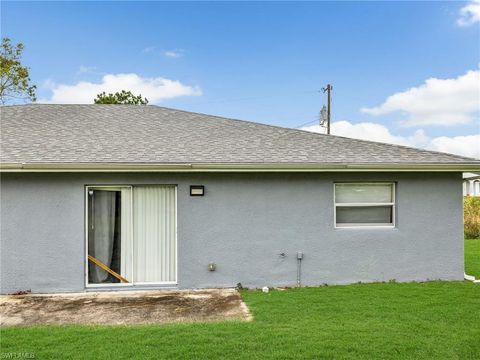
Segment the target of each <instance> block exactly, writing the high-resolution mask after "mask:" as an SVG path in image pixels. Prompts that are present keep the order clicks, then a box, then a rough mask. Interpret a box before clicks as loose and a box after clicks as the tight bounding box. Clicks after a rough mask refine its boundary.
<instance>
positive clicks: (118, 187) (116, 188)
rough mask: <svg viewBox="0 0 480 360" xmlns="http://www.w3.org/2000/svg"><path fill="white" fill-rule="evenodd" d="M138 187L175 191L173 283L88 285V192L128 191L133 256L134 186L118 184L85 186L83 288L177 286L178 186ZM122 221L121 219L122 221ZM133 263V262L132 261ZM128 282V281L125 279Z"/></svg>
mask: <svg viewBox="0 0 480 360" xmlns="http://www.w3.org/2000/svg"><path fill="white" fill-rule="evenodd" d="M138 186H139V187H141V186H172V187H173V188H174V189H175V205H174V206H175V209H174V211H175V281H164V282H133V281H132V282H129V283H122V282H120V283H110V284H108V283H104V284H89V283H88V227H89V223H88V209H89V198H88V192H89V190H112V191H119V190H121V189H122V188H129V189H130V201H131V206H130V212H131V213H130V219H131V224H130V232H131V234H130V236H131V239H132V241H131V246H132V249H130V250H131V251H132V254H133V247H134V242H135V239H134V234H135V231H134V226H135V224H134V222H133V208H134V204H133V202H134V201H135V200H134V197H133V193H134V191H133V189H134V187H135V185H127V184H120V185H85V189H84V191H85V214H84V216H85V254H84V266H85V274H84V275H85V277H84V278H85V288H130V287H134V286H139V287H145V286H147V287H148V286H165V285H170V286H172V285H177V284H178V237H177V234H178V211H177V208H178V195H177V193H178V186H177V185H176V184H138ZM122 220H123V219H122ZM132 261H133V260H132ZM132 271H133V266H132ZM132 278H134V276H133V273H132ZM127 280H129V279H127Z"/></svg>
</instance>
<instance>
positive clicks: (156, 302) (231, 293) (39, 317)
mask: <svg viewBox="0 0 480 360" xmlns="http://www.w3.org/2000/svg"><path fill="white" fill-rule="evenodd" d="M249 319H250V313H249V311H248V308H247V306H246V305H245V303H244V302H243V301H242V298H241V297H240V294H239V293H238V292H237V291H236V290H233V289H215V290H189V291H148V292H145V291H143V292H141V291H138V292H101V293H100V292H98V293H82V294H62V295H15V296H13V295H11V296H2V297H0V325H2V326H15V325H17V326H26V325H53V324H55V325H59V324H82V325H133V324H135V325H138V324H158V323H171V322H192V321H222V320H249Z"/></svg>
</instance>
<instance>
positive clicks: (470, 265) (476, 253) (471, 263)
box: [465, 239, 480, 279]
mask: <svg viewBox="0 0 480 360" xmlns="http://www.w3.org/2000/svg"><path fill="white" fill-rule="evenodd" d="M465 272H466V273H467V274H468V275H473V276H475V277H476V278H477V279H480V239H476V240H465Z"/></svg>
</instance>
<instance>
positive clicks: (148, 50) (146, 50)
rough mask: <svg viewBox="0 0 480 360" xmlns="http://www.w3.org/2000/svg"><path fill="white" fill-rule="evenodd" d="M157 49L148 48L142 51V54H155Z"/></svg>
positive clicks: (153, 47) (154, 47)
mask: <svg viewBox="0 0 480 360" xmlns="http://www.w3.org/2000/svg"><path fill="white" fill-rule="evenodd" d="M156 49H157V47H156V46H147V47H146V48H144V49H142V53H145V54H148V53H151V52H154V51H155V50H156Z"/></svg>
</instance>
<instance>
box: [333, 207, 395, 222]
mask: <svg viewBox="0 0 480 360" xmlns="http://www.w3.org/2000/svg"><path fill="white" fill-rule="evenodd" d="M337 224H340V225H341V224H393V211H392V206H368V207H363V206H345V207H344V206H339V207H337Z"/></svg>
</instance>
